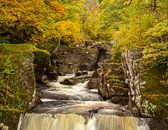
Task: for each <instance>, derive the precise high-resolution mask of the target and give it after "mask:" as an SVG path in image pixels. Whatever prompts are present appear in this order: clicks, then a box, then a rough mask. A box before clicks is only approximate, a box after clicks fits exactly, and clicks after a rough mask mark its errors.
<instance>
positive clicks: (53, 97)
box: [18, 75, 150, 130]
mask: <svg viewBox="0 0 168 130" xmlns="http://www.w3.org/2000/svg"><path fill="white" fill-rule="evenodd" d="M73 77H75V75H66V76H60V77H59V78H58V80H57V82H48V85H49V86H50V87H49V88H47V89H42V90H41V104H39V105H38V106H36V107H35V108H34V109H33V110H31V111H29V113H26V114H25V115H24V116H21V119H20V122H19V124H18V130H150V129H149V127H148V124H147V123H146V121H145V120H143V119H139V118H136V117H133V116H132V114H131V112H130V111H129V110H128V109H127V108H126V107H123V106H120V105H117V104H113V103H111V102H108V101H102V99H101V97H100V95H99V94H98V91H96V90H94V89H88V88H87V83H88V81H84V82H79V83H77V84H75V85H65V84H61V82H62V81H63V80H65V79H68V78H73Z"/></svg>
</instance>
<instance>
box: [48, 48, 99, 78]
mask: <svg viewBox="0 0 168 130" xmlns="http://www.w3.org/2000/svg"><path fill="white" fill-rule="evenodd" d="M97 58H98V49H95V48H86V47H83V48H82V47H76V46H74V47H68V46H62V47H60V48H59V49H58V50H57V51H54V54H52V56H51V60H52V63H53V64H54V66H55V68H56V69H57V72H58V73H60V74H61V75H65V74H70V73H76V72H79V71H83V70H87V71H91V70H94V69H95V68H96V64H97Z"/></svg>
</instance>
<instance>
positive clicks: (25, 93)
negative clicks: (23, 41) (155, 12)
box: [0, 45, 35, 130]
mask: <svg viewBox="0 0 168 130" xmlns="http://www.w3.org/2000/svg"><path fill="white" fill-rule="evenodd" d="M33 50H34V48H33V47H32V46H30V45H0V95H1V96H0V122H3V123H4V124H6V125H8V126H9V127H10V128H12V129H13V130H14V129H16V128H15V127H16V126H17V122H18V120H19V115H20V113H21V112H23V111H26V110H27V109H28V107H29V105H30V104H29V102H30V101H31V99H32V95H33V93H34V89H35V76H34V65H33V59H34V58H33Z"/></svg>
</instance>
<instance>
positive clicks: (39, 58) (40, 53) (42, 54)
mask: <svg viewBox="0 0 168 130" xmlns="http://www.w3.org/2000/svg"><path fill="white" fill-rule="evenodd" d="M34 64H35V65H37V67H44V68H45V67H48V66H49V64H50V53H49V52H48V51H46V50H41V49H37V48H36V49H35V50H34Z"/></svg>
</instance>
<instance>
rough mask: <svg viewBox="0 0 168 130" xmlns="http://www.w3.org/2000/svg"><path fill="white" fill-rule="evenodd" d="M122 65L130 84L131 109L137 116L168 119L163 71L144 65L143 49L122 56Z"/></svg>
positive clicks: (167, 98)
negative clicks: (162, 82) (162, 81)
mask: <svg viewBox="0 0 168 130" xmlns="http://www.w3.org/2000/svg"><path fill="white" fill-rule="evenodd" d="M122 64H123V69H124V72H125V77H126V82H127V83H128V86H129V89H130V93H129V108H130V109H131V110H132V111H133V113H134V114H135V115H142V116H148V117H157V118H162V119H168V94H167V93H168V88H166V87H164V86H163V85H162V84H161V82H160V81H161V80H162V77H163V74H162V71H161V70H159V69H158V68H157V67H153V68H152V69H149V68H147V67H146V66H144V65H143V55H142V50H141V49H138V50H137V49H136V50H135V49H134V50H128V51H127V52H125V53H123V54H122Z"/></svg>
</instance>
